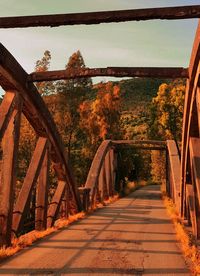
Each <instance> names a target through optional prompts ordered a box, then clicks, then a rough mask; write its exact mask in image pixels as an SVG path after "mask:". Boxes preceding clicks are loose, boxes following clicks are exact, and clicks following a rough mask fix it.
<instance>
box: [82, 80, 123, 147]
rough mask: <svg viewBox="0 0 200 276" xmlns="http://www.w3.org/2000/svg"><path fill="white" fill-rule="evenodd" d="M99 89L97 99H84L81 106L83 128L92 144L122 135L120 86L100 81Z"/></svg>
mask: <svg viewBox="0 0 200 276" xmlns="http://www.w3.org/2000/svg"><path fill="white" fill-rule="evenodd" d="M97 89H98V92H97V97H96V99H95V100H92V101H84V102H83V103H82V104H81V105H80V107H79V112H80V119H81V120H80V122H81V128H82V129H83V131H84V132H85V134H86V136H87V138H88V143H89V144H90V145H97V144H98V142H99V141H102V140H104V139H117V138H118V137H119V135H120V96H119V94H120V88H119V86H118V85H114V84H113V83H112V82H108V83H106V84H104V83H100V84H99V85H98V87H97Z"/></svg>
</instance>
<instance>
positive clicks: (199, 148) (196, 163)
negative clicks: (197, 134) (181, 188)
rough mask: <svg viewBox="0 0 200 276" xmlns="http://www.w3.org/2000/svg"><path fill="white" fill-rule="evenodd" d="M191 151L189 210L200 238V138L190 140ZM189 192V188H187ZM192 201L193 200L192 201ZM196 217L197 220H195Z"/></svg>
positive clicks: (194, 230)
mask: <svg viewBox="0 0 200 276" xmlns="http://www.w3.org/2000/svg"><path fill="white" fill-rule="evenodd" d="M189 149H190V164H191V179H192V184H191V187H192V188H191V189H192V192H193V193H192V195H190V197H191V196H192V202H193V204H192V206H191V204H190V206H189V208H190V210H191V212H192V214H191V216H192V217H191V221H193V222H194V220H195V223H193V224H192V226H193V233H194V234H195V236H196V237H197V238H200V206H199V203H200V175H199V172H200V138H190V141H189ZM186 192H187V187H186ZM190 201H191V199H190ZM194 215H195V218H193V217H194Z"/></svg>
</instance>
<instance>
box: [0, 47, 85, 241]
mask: <svg viewBox="0 0 200 276" xmlns="http://www.w3.org/2000/svg"><path fill="white" fill-rule="evenodd" d="M27 78H28V74H27V73H26V72H25V71H24V70H23V68H22V67H21V66H20V65H19V63H18V62H17V61H16V60H15V59H14V57H13V56H12V55H11V54H10V53H9V52H8V51H7V50H6V49H5V47H4V46H3V45H2V44H0V85H1V87H2V88H3V89H4V91H5V95H4V98H3V101H2V103H1V105H0V141H1V147H0V149H1V152H0V161H1V162H0V244H6V245H9V244H10V242H11V237H12V235H13V234H15V235H17V236H18V235H20V234H21V233H23V231H24V224H25V223H26V222H27V220H28V221H29V220H30V219H31V217H32V218H33V219H34V220H35V221H34V223H35V228H36V229H38V230H41V229H45V228H46V227H50V226H52V225H53V224H54V222H55V220H56V219H57V217H58V213H59V212H60V208H61V206H62V205H63V201H64V198H66V197H68V199H70V200H67V199H66V200H65V202H70V204H71V205H70V206H68V211H69V212H70V211H71V210H72V211H73V210H75V211H79V210H81V209H82V206H81V202H80V197H79V193H78V189H77V186H76V184H75V182H74V178H73V174H72V171H71V169H70V167H69V164H68V160H67V154H66V151H65V147H64V145H63V143H62V140H61V137H60V135H59V133H58V131H57V128H56V125H55V123H54V121H53V118H52V116H51V114H50V113H49V111H48V109H47V107H46V105H45V103H44V101H43V99H42V97H41V96H40V95H39V93H38V91H37V89H36V87H35V86H34V85H33V84H32V83H27ZM22 114H23V115H24V116H25V117H26V119H27V120H28V122H29V123H30V125H31V126H32V127H33V129H34V131H35V134H36V137H37V143H36V147H35V149H34V152H33V155H32V157H31V161H30V163H29V167H28V170H27V172H26V176H25V177H24V179H20V181H21V182H23V183H22V187H21V189H20V192H19V195H18V196H17V197H16V194H15V190H16V180H17V178H18V161H19V160H18V152H19V138H20V127H21V117H22ZM50 161H51V164H52V168H53V170H54V172H55V176H56V185H55V189H54V193H53V196H52V197H51V200H50V199H49V198H50V196H49V194H50V193H49V192H50V186H49V181H48V178H49V173H50V170H49V164H50ZM15 197H16V198H15ZM34 208H35V210H33V209H34ZM31 209H32V210H31ZM31 212H32V213H33V214H31V215H30V213H31ZM30 223H32V222H30Z"/></svg>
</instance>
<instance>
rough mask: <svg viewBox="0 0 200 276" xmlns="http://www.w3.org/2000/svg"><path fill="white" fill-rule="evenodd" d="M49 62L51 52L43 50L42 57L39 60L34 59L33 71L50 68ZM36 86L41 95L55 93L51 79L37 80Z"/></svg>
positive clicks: (44, 70) (42, 70) (43, 70)
mask: <svg viewBox="0 0 200 276" xmlns="http://www.w3.org/2000/svg"><path fill="white" fill-rule="evenodd" d="M50 62H51V53H50V51H48V50H46V51H45V52H44V55H43V57H42V58H41V59H40V60H37V61H36V65H35V72H46V71H48V70H49V68H50ZM36 87H37V89H38V91H39V93H40V94H41V95H42V96H44V95H50V94H53V93H55V85H54V82H52V81H48V82H46V81H43V82H37V83H36Z"/></svg>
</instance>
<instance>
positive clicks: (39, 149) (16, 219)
mask: <svg viewBox="0 0 200 276" xmlns="http://www.w3.org/2000/svg"><path fill="white" fill-rule="evenodd" d="M46 147H47V139H46V138H42V137H40V138H39V139H38V142H37V145H36V148H35V151H34V153H33V156H32V159H31V162H30V165H29V168H28V171H27V174H26V177H25V179H24V183H23V186H22V188H21V190H20V194H19V196H18V198H17V201H16V204H15V207H14V212H13V226H12V228H13V231H14V232H15V233H16V234H17V233H18V231H19V230H20V228H21V226H22V224H23V220H24V218H25V216H26V214H27V211H28V208H29V205H30V199H31V193H32V190H33V187H34V185H35V184H36V181H37V179H38V176H39V173H40V171H41V167H42V163H43V159H44V155H45V151H46Z"/></svg>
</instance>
